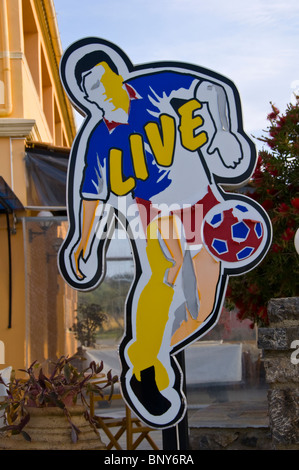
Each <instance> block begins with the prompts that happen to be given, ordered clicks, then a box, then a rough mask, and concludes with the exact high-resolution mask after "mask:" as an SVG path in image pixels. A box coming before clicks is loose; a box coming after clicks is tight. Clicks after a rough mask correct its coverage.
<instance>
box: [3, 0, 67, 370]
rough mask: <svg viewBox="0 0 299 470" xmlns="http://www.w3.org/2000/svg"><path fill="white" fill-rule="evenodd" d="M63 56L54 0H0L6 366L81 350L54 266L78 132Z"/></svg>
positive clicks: (24, 364)
mask: <svg viewBox="0 0 299 470" xmlns="http://www.w3.org/2000/svg"><path fill="white" fill-rule="evenodd" d="M61 55H62V47H61V43H60V37H59V31H58V26H57V21H56V16H55V7H54V2H53V0H0V177H1V178H0V265H1V270H0V299H1V300H0V342H1V357H0V369H2V368H3V367H6V366H12V367H14V368H15V369H18V368H24V366H26V365H29V363H30V362H31V361H33V360H38V361H39V362H43V361H44V360H47V359H54V358H55V357H57V356H60V355H61V354H65V353H72V352H74V351H75V349H76V344H75V340H74V338H73V335H72V334H71V333H69V329H70V327H71V325H72V321H73V316H74V314H75V313H74V310H75V305H76V294H75V293H74V292H72V291H71V290H70V289H69V288H68V287H67V286H66V285H65V283H64V282H63V281H62V279H61V278H60V276H59V273H58V270H57V263H56V257H57V249H58V246H59V242H60V241H61V240H62V239H63V237H64V234H65V231H66V223H67V222H66V218H65V202H64V200H63V197H60V199H59V201H58V202H57V201H54V203H53V200H52V199H51V197H48V195H47V194H48V193H47V191H48V190H49V188H50V189H51V191H52V194H54V195H55V194H56V193H59V191H58V189H59V188H58V187H59V185H60V190H61V187H62V188H64V187H65V185H64V181H61V175H62V178H63V177H64V175H65V173H66V167H67V160H68V154H69V149H70V146H71V144H72V141H73V139H74V136H75V134H76V124H75V118H74V114H73V110H72V108H71V105H70V104H69V101H68V99H67V97H66V95H65V93H64V90H63V88H62V85H61V82H60V78H59V61H60V58H61ZM52 170H53V171H52ZM57 171H58V173H57ZM55 172H56V173H55ZM59 172H60V173H59ZM57 175H58V176H57ZM44 184H45V187H44ZM56 185H57V187H56ZM42 194H43V195H45V197H43V196H41V195H42ZM45 210H46V212H44V211H45ZM41 211H43V212H41ZM49 215H50V216H51V217H50V218H49V217H46V216H49ZM66 311H68V315H66Z"/></svg>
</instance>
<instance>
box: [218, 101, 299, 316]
mask: <svg viewBox="0 0 299 470" xmlns="http://www.w3.org/2000/svg"><path fill="white" fill-rule="evenodd" d="M271 107H272V111H271V113H270V114H269V115H268V116H267V119H268V121H269V122H270V125H269V127H268V135H267V136H266V137H263V138H261V139H259V140H261V141H263V142H264V143H265V144H267V146H268V148H270V151H268V150H265V149H263V150H262V151H261V152H260V153H259V156H258V162H257V166H256V169H255V172H254V174H253V177H252V180H251V182H250V184H249V191H248V195H249V196H250V197H252V198H253V199H255V200H256V201H257V202H259V204H261V205H262V206H263V207H264V209H265V210H266V211H267V213H268V215H269V217H270V219H271V222H272V228H273V242H272V245H271V248H270V250H269V252H268V254H267V255H266V257H265V258H264V260H263V261H262V263H261V264H260V265H258V266H257V267H256V268H255V269H253V270H252V271H250V272H249V273H247V274H244V275H243V276H239V277H234V278H231V279H230V281H229V289H228V291H227V297H226V300H227V307H229V308H233V307H236V308H237V309H238V317H239V318H240V319H244V318H250V319H251V320H252V321H253V322H254V323H257V324H259V325H266V324H267V323H268V318H267V303H268V301H269V300H270V299H271V298H275V297H293V296H298V295H299V282H298V279H299V255H298V254H297V253H296V250H295V247H294V235H295V233H296V230H297V229H298V228H299V96H297V97H296V104H289V105H288V106H287V109H286V111H285V113H284V114H281V113H280V111H279V110H278V109H277V108H276V107H275V106H274V105H273V104H271Z"/></svg>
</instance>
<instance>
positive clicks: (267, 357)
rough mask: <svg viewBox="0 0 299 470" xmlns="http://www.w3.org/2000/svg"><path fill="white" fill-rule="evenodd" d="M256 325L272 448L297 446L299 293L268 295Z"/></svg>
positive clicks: (298, 436) (298, 441)
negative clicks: (264, 320) (263, 318)
mask: <svg viewBox="0 0 299 470" xmlns="http://www.w3.org/2000/svg"><path fill="white" fill-rule="evenodd" d="M268 316H269V326H268V327H267V328H259V331H258V347H259V348H260V349H262V350H263V360H264V366H265V372H266V381H267V383H268V384H269V390H268V405H269V422H270V430H271V435H272V446H273V449H277V450H299V297H292V298H282V299H271V300H270V302H269V304H268Z"/></svg>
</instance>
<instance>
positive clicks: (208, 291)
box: [171, 246, 220, 346]
mask: <svg viewBox="0 0 299 470" xmlns="http://www.w3.org/2000/svg"><path fill="white" fill-rule="evenodd" d="M192 263H193V267H194V274H195V278H196V285H197V293H198V299H199V310H198V313H197V317H196V318H194V317H193V316H192V315H191V314H190V312H189V311H188V309H187V313H186V320H183V321H182V323H181V324H180V326H179V328H178V329H177V330H176V331H175V332H174V334H173V336H172V339H171V345H172V346H174V345H176V344H177V343H180V342H181V341H183V340H185V339H186V338H188V337H189V336H190V335H192V334H193V333H194V332H195V331H196V330H197V329H199V328H200V325H201V324H202V323H203V322H204V321H205V320H206V318H207V317H208V316H209V315H210V314H211V313H212V311H213V307H214V303H215V298H216V290H217V284H218V281H219V277H220V262H219V261H216V260H215V259H214V258H213V257H212V256H211V255H210V254H209V252H208V251H207V250H206V249H205V247H204V246H203V247H202V248H201V250H200V251H199V252H198V253H197V254H196V255H195V256H193V257H192Z"/></svg>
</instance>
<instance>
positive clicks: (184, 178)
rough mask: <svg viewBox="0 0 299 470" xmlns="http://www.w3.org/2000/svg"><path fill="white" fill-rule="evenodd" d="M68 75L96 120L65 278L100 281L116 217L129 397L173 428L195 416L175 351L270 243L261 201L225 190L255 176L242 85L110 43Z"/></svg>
mask: <svg viewBox="0 0 299 470" xmlns="http://www.w3.org/2000/svg"><path fill="white" fill-rule="evenodd" d="M60 72H61V79H62V83H63V86H64V88H65V90H66V92H67V94H68V96H69V98H70V100H71V101H72V103H73V105H74V106H75V107H76V108H77V109H79V110H80V112H81V113H84V114H85V120H84V122H83V124H82V126H81V128H80V130H79V132H78V134H77V136H76V138H75V140H74V143H73V146H72V151H71V157H70V163H69V171H68V195H67V196H68V217H69V230H68V233H67V236H66V238H65V240H64V242H63V245H62V247H61V249H60V252H59V267H60V272H61V274H62V276H63V278H64V279H65V281H66V282H67V283H68V284H70V285H71V286H72V287H73V288H75V289H79V290H89V289H93V288H95V287H96V286H98V285H99V283H101V282H102V281H103V279H104V276H105V254H106V251H107V248H108V246H109V241H110V240H111V237H112V236H113V231H114V228H115V220H116V219H117V220H118V221H119V223H120V224H121V225H122V227H123V228H124V230H125V231H126V233H127V236H128V238H129V240H130V243H131V249H132V253H133V256H134V260H135V278H134V281H133V283H132V286H131V289H130V292H129V294H128V298H127V301H126V305H125V333H124V336H123V339H122V342H121V344H120V347H119V355H120V360H121V364H122V372H121V377H120V381H121V389H122V393H123V397H124V399H125V401H126V402H127V404H128V405H129V406H130V408H131V409H132V410H133V411H134V412H135V413H136V414H137V415H138V416H139V417H140V418H141V419H142V420H143V421H144V422H145V423H147V424H149V425H150V426H152V427H156V428H167V427H170V426H173V425H175V424H176V423H178V422H179V421H180V420H181V419H182V417H183V416H184V414H185V411H186V400H185V397H184V394H183V392H182V389H181V387H182V372H181V370H180V367H179V364H178V362H177V360H176V358H175V357H174V356H175V354H176V353H177V352H179V351H180V350H182V349H184V348H185V347H186V346H187V345H189V344H190V343H191V342H193V341H195V340H196V339H198V338H199V337H201V336H203V335H204V334H205V333H207V332H208V331H209V330H210V329H211V328H212V327H213V326H214V325H215V324H216V323H217V320H218V317H219V315H220V312H221V308H222V305H223V301H224V297H225V292H226V287H227V282H228V277H229V276H230V275H238V274H242V273H244V272H246V271H248V270H251V269H252V268H254V267H255V266H256V265H257V264H258V263H259V262H260V261H261V260H262V258H263V257H264V256H265V254H266V252H267V250H268V247H269V244H270V240H271V225H270V222H269V219H268V217H267V214H266V213H265V212H264V210H263V209H262V207H260V206H259V205H258V204H256V203H255V202H254V201H253V200H252V199H249V198H247V197H245V196H243V195H241V194H233V193H229V192H226V191H225V190H224V189H223V188H225V186H229V187H235V186H240V185H241V184H242V183H243V184H244V183H245V182H246V181H248V179H249V177H250V175H251V174H252V172H253V170H254V167H255V163H256V152H255V147H254V145H253V142H252V141H251V140H250V139H249V137H248V136H247V135H246V134H245V133H244V130H243V127H242V117H241V107H240V99H239V95H238V92H237V90H236V88H235V86H234V84H233V83H232V82H231V81H230V80H228V79H227V78H225V77H223V76H221V75H219V74H217V73H215V72H212V71H209V70H206V69H204V68H202V67H198V66H195V65H189V64H184V63H179V62H161V63H148V64H143V65H138V66H134V65H132V63H131V62H130V60H129V58H128V57H127V56H126V55H125V53H124V52H123V51H121V50H120V49H119V48H118V47H117V46H115V45H113V44H111V43H109V42H107V41H105V40H102V39H99V38H85V39H82V40H79V41H78V42H76V43H74V44H73V45H71V46H70V47H69V48H68V49H67V50H66V52H65V54H64V55H63V58H62V60H61V66H60Z"/></svg>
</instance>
